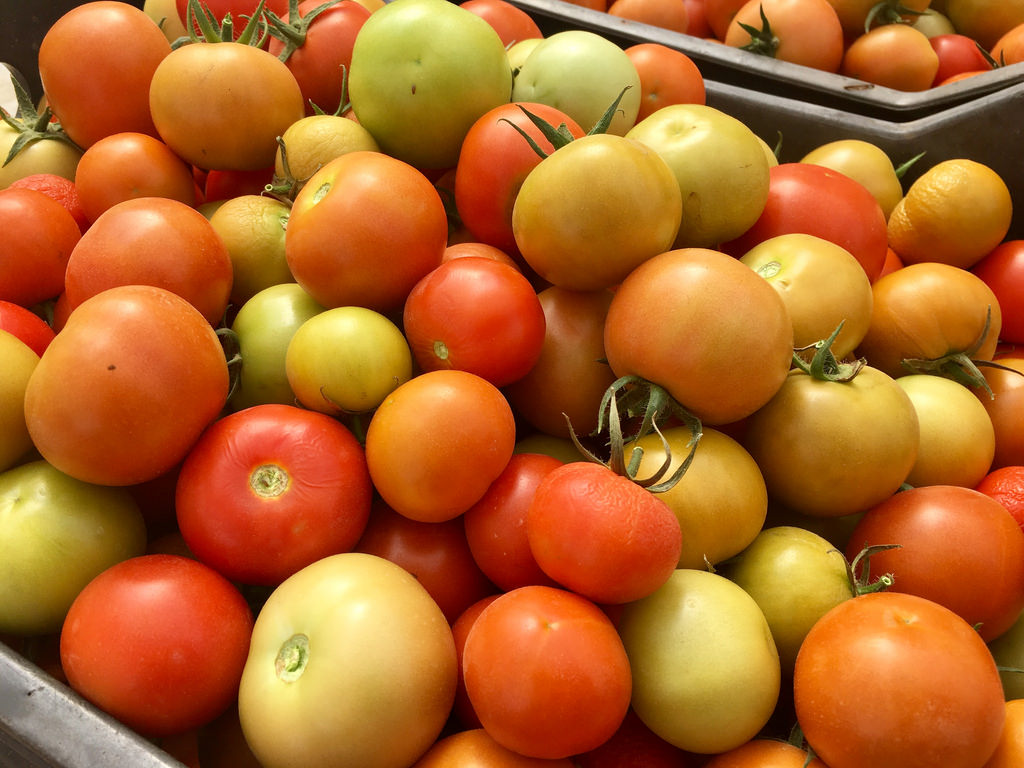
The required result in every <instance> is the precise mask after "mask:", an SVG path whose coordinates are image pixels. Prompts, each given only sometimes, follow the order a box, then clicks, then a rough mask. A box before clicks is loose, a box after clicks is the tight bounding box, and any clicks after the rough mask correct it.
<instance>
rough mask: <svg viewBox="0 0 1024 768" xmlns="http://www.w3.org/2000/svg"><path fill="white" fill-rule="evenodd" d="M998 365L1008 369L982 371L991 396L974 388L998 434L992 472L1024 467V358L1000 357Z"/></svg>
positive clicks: (984, 390) (984, 369) (980, 389)
mask: <svg viewBox="0 0 1024 768" xmlns="http://www.w3.org/2000/svg"><path fill="white" fill-rule="evenodd" d="M998 362H999V365H1001V366H1004V368H989V367H985V368H983V369H982V371H983V373H982V375H983V376H984V377H985V383H986V384H987V385H988V389H989V390H991V394H989V392H988V391H987V390H986V389H985V388H983V387H980V386H979V387H975V388H974V394H975V395H976V396H977V397H978V399H979V400H981V404H982V405H984V406H985V410H986V411H988V416H989V418H990V419H991V420H992V427H993V429H994V430H995V436H996V448H995V453H994V455H993V457H992V467H991V468H992V469H998V468H1000V467H1007V466H1014V465H1018V464H1024V409H1022V406H1021V404H1022V402H1024V401H1022V400H1021V397H1024V358H1021V357H1020V355H1019V354H1016V355H1012V356H1009V357H1000V358H999V360H998Z"/></svg>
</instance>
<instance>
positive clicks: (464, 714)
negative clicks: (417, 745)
mask: <svg viewBox="0 0 1024 768" xmlns="http://www.w3.org/2000/svg"><path fill="white" fill-rule="evenodd" d="M499 594H501V593H500V592H495V593H493V594H490V595H487V596H486V597H481V598H480V599H479V600H477V601H476V602H475V603H473V604H472V605H471V606H469V607H468V608H466V610H464V611H463V612H462V613H460V614H459V615H458V617H457V618H456V619H455V621H453V622H452V639H454V640H455V655H456V656H457V657H458V662H459V679H458V682H457V684H456V686H455V703H454V704H453V705H452V714H453V715H454V716H455V717H456V718H458V721H459V723H461V724H462V726H463V727H464V728H479V727H480V718H479V717H477V716H476V712H475V711H474V710H473V704H472V702H470V700H469V694H467V693H466V679H465V677H464V676H463V674H462V652H463V651H464V650H465V648H466V636H467V635H469V630H470V629H472V628H473V622H475V621H476V619H477V616H479V615H480V614H481V613H482V612H483V610H484V608H486V607H487V606H488V605H490V604H491V603H493V602H494V601H495V600H497V599H498V595H499ZM524 759H527V758H524ZM528 759H531V760H532V759H533V758H528Z"/></svg>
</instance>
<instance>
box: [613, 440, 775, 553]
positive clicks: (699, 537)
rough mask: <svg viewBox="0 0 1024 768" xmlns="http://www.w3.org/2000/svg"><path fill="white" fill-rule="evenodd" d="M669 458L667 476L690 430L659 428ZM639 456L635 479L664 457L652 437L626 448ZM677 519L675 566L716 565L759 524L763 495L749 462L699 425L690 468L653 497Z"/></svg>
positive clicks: (686, 447) (686, 448)
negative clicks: (635, 450) (680, 536)
mask: <svg viewBox="0 0 1024 768" xmlns="http://www.w3.org/2000/svg"><path fill="white" fill-rule="evenodd" d="M661 435H662V436H664V438H665V440H666V441H667V443H668V449H669V451H670V452H671V454H672V457H671V458H672V460H671V463H670V464H669V467H668V470H667V472H666V474H667V475H669V476H671V473H673V472H675V471H676V470H677V469H678V468H679V467H680V465H681V464H682V463H683V461H685V460H686V459H687V458H688V457H689V454H690V440H691V439H692V435H691V434H690V429H689V428H688V427H684V426H669V427H663V428H662V429H661ZM633 446H636V447H639V448H640V449H641V450H642V451H643V456H642V457H641V459H640V463H639V465H638V466H637V476H638V477H641V478H643V477H648V476H650V475H653V474H654V473H655V472H656V471H657V470H658V468H659V467H660V466H661V464H662V462H664V461H665V459H666V458H667V456H666V453H665V446H664V445H663V444H662V441H661V438H660V437H659V436H658V435H657V434H650V435H646V436H644V437H642V438H640V439H639V440H637V441H635V442H634V443H632V444H631V446H630V447H633ZM658 498H659V499H661V500H662V501H664V502H665V503H666V504H667V505H668V506H669V508H671V510H672V512H673V513H674V514H675V516H676V518H677V519H678V520H679V526H680V528H681V529H682V533H683V546H682V549H681V550H680V553H679V562H678V564H677V565H678V567H679V568H707V567H709V566H715V565H717V564H718V563H720V562H723V561H725V560H727V559H729V558H731V557H733V556H734V555H736V554H738V553H739V552H740V551H741V550H743V548H744V547H746V546H747V545H748V544H749V543H750V542H751V541H753V539H754V537H755V536H757V534H758V532H759V531H760V530H761V526H762V525H763V524H764V521H765V515H766V514H767V509H768V495H767V491H766V490H765V485H764V479H763V478H762V477H761V471H760V470H759V469H758V467H757V464H755V463H754V459H753V458H751V456H750V454H749V453H747V451H746V449H744V448H743V446H742V445H740V444H739V443H738V442H737V441H736V440H734V439H733V438H731V437H729V436H728V435H727V434H725V433H724V432H721V431H719V430H717V429H712V428H710V427H703V428H702V430H701V436H700V440H699V441H698V442H697V446H696V448H695V449H694V451H693V456H692V458H691V459H690V464H689V466H688V467H687V468H686V471H685V472H684V473H683V476H682V477H681V478H680V479H679V481H678V482H677V483H676V484H675V485H674V486H672V487H671V488H669V489H668V490H667V491H661V492H659V493H658Z"/></svg>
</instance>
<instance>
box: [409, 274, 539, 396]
mask: <svg viewBox="0 0 1024 768" xmlns="http://www.w3.org/2000/svg"><path fill="white" fill-rule="evenodd" d="M402 328H403V330H404V331H405V335H406V338H407V339H408V341H409V346H410V348H411V349H412V354H413V356H414V357H415V358H416V362H417V363H418V364H419V367H420V369H422V370H424V371H433V370H438V369H445V368H455V369H458V370H462V371H469V372H470V373H475V374H477V375H478V376H481V377H483V378H485V379H487V380H488V381H489V382H491V383H492V384H494V385H495V386H497V387H503V386H505V385H506V384H510V383H512V382H513V381H516V380H517V379H520V378H522V377H523V376H525V375H526V374H527V373H528V372H529V371H530V369H531V368H532V367H533V364H534V363H535V362H536V361H537V358H538V357H539V356H540V353H541V347H542V345H543V343H544V309H543V307H542V306H541V303H540V300H539V299H538V298H537V294H536V293H535V292H534V290H533V286H532V285H530V281H529V280H527V279H526V278H525V277H524V276H523V274H522V273H521V272H520V271H519V270H518V269H516V268H515V267H510V266H508V265H506V264H499V263H498V262H496V261H494V260H493V259H482V258H479V257H477V258H465V259H456V260H455V261H452V262H448V263H445V264H441V265H440V266H438V267H436V268H434V269H433V270H431V271H430V272H429V273H427V274H426V275H425V276H424V277H423V278H422V279H420V281H419V282H418V283H416V285H415V286H413V289H412V290H411V291H410V292H409V296H408V298H406V300H405V306H404V308H403V310H402Z"/></svg>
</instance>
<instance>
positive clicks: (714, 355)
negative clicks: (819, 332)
mask: <svg viewBox="0 0 1024 768" xmlns="http://www.w3.org/2000/svg"><path fill="white" fill-rule="evenodd" d="M604 346H605V354H606V356H607V359H608V363H609V365H610V366H611V368H612V371H614V372H615V374H616V376H626V375H636V376H640V377H642V378H644V379H647V380H649V381H652V382H654V383H655V384H658V385H660V386H661V387H663V388H665V389H666V390H668V392H669V394H671V395H672V397H674V398H675V399H676V400H677V401H678V402H679V403H681V404H682V405H683V407H684V408H687V409H688V410H690V411H691V412H692V413H693V414H694V415H696V416H697V417H698V418H700V419H701V420H702V421H704V422H705V423H707V424H708V425H710V426H717V425H720V424H728V423H730V422H734V421H738V420H740V419H742V418H744V417H746V416H749V415H750V414H751V413H753V412H754V411H756V410H757V409H758V408H760V407H761V406H762V405H764V404H765V403H767V402H768V400H770V399H771V397H772V396H773V395H774V394H775V392H776V391H777V390H778V388H779V387H780V386H782V382H783V381H784V380H785V378H786V374H787V372H788V371H789V367H790V365H791V363H792V359H793V324H792V322H791V321H790V319H789V315H788V313H787V311H786V307H785V304H784V303H783V301H782V298H781V297H780V296H779V294H778V293H777V292H776V291H775V289H773V288H772V287H771V286H770V285H768V283H767V281H765V280H764V279H763V278H762V277H761V276H759V275H758V274H757V273H756V272H754V270H752V269H750V267H748V266H746V265H745V264H741V263H740V262H739V261H737V260H736V259H734V258H732V257H731V256H728V255H726V254H725V253H722V252H720V251H715V250H710V249H704V248H682V249H677V250H672V251H667V252H665V253H662V254H659V255H658V256H655V257H654V258H652V259H649V260H647V261H646V262H645V263H643V264H642V265H640V266H639V267H637V268H636V269H635V270H633V272H631V273H630V274H629V276H628V277H627V278H626V279H625V280H623V282H622V284H621V285H620V286H619V287H618V288H617V289H616V291H615V295H614V296H613V297H612V301H611V305H610V306H609V308H608V316H607V318H606V320H605V333H604ZM736 360H744V361H745V365H744V366H738V365H736Z"/></svg>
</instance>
